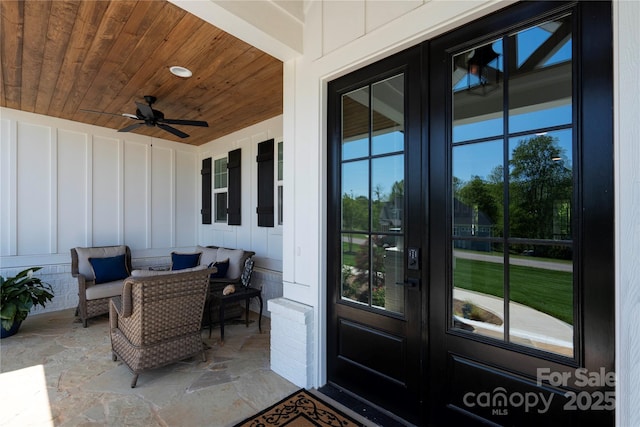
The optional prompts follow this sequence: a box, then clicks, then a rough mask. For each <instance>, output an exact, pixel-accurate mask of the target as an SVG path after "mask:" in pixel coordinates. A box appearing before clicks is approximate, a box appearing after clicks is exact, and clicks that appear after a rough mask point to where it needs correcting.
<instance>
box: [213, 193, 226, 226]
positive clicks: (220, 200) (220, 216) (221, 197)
mask: <svg viewBox="0 0 640 427" xmlns="http://www.w3.org/2000/svg"><path fill="white" fill-rule="evenodd" d="M214 196H215V204H216V222H227V193H226V192H225V193H214Z"/></svg>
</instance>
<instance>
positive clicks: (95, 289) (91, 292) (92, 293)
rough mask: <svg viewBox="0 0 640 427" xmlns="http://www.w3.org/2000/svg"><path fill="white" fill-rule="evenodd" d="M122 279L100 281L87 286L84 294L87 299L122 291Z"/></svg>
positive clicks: (112, 295) (117, 293) (104, 296)
mask: <svg viewBox="0 0 640 427" xmlns="http://www.w3.org/2000/svg"><path fill="white" fill-rule="evenodd" d="M123 283H124V280H115V281H113V282H107V283H101V284H99V285H91V286H87V291H86V293H85V295H86V296H87V299H88V300H94V299H100V298H110V297H115V296H116V295H120V294H121V293H122V284H123Z"/></svg>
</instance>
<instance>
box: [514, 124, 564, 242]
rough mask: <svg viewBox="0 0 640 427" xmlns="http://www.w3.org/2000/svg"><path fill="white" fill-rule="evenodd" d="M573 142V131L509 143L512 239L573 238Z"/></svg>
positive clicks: (529, 137) (527, 137)
mask: <svg viewBox="0 0 640 427" xmlns="http://www.w3.org/2000/svg"><path fill="white" fill-rule="evenodd" d="M571 142H572V132H571V130H570V129H567V130H563V131H558V132H548V133H543V134H535V135H526V136H522V137H518V138H512V139H511V140H510V141H509V148H510V159H509V217H510V227H509V231H510V233H511V237H520V238H525V237H527V238H533V239H550V240H569V239H571V205H572V203H571V202H572V198H573V171H572V164H573V159H572V151H571Z"/></svg>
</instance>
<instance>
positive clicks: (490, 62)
mask: <svg viewBox="0 0 640 427" xmlns="http://www.w3.org/2000/svg"><path fill="white" fill-rule="evenodd" d="M502 63H503V61H502V41H501V40H498V41H495V42H491V43H487V44H484V45H481V46H477V47H475V48H473V49H470V50H468V51H466V52H462V53H460V54H458V55H455V56H454V57H453V73H452V94H453V102H452V104H453V142H462V141H468V140H472V139H479V138H486V137H490V136H497V135H501V134H502V133H503V127H504V123H503V111H502V110H503V103H504V100H503V84H502V80H503V77H502V74H503V68H502Z"/></svg>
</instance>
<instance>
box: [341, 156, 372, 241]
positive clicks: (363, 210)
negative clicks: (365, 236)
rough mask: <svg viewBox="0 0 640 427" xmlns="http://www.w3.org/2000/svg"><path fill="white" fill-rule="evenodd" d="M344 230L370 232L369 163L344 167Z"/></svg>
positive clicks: (350, 163) (352, 163) (346, 164)
mask: <svg viewBox="0 0 640 427" xmlns="http://www.w3.org/2000/svg"><path fill="white" fill-rule="evenodd" d="M342 229H343V230H351V231H353V230H362V231H369V161H368V160H360V161H356V162H348V163H344V164H343V165H342Z"/></svg>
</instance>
